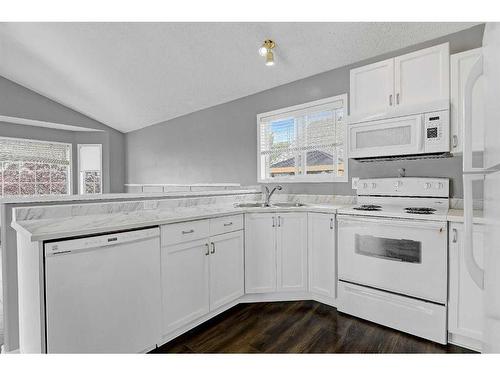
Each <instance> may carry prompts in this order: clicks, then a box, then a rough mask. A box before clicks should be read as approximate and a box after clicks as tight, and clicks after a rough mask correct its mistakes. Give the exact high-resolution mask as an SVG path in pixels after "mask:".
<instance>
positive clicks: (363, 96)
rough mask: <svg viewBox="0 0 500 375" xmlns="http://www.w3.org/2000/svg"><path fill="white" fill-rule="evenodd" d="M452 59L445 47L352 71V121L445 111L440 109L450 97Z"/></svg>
mask: <svg viewBox="0 0 500 375" xmlns="http://www.w3.org/2000/svg"><path fill="white" fill-rule="evenodd" d="M449 56H450V52H449V45H448V43H445V44H440V45H437V46H433V47H430V48H426V49H422V50H419V51H415V52H412V53H408V54H406V55H402V56H398V57H395V58H392V59H388V60H384V61H380V62H377V63H374V64H370V65H366V66H362V67H360V68H356V69H352V70H351V72H350V99H351V108H350V110H351V111H350V116H351V118H352V119H355V122H356V121H363V120H369V119H374V118H377V117H378V116H389V115H391V114H394V115H397V114H399V113H401V114H404V113H405V111H406V112H407V114H408V113H412V112H423V111H426V110H427V109H428V110H437V109H443V108H437V107H440V106H443V105H445V106H447V104H446V103H447V102H448V101H449V97H450V92H449V85H450V68H449ZM436 106H437V107H436Z"/></svg>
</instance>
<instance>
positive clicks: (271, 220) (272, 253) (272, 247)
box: [245, 213, 277, 293]
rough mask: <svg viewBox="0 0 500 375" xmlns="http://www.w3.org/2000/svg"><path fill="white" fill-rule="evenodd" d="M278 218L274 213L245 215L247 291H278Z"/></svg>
mask: <svg viewBox="0 0 500 375" xmlns="http://www.w3.org/2000/svg"><path fill="white" fill-rule="evenodd" d="M276 259H277V256H276V218H275V215H274V213H255V214H246V215H245V291H246V293H268V292H275V291H276V286H277V285H276V280H277V279H276V264H277V263H276Z"/></svg>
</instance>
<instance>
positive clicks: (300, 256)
mask: <svg viewBox="0 0 500 375" xmlns="http://www.w3.org/2000/svg"><path fill="white" fill-rule="evenodd" d="M276 223H277V226H278V227H277V245H276V247H277V250H278V251H277V253H278V259H277V264H278V274H277V276H278V290H279V291H282V292H285V291H286V292H289V291H304V290H306V289H307V214H306V213H278V214H277V218H276Z"/></svg>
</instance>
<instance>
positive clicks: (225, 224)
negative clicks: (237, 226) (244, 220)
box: [224, 221, 233, 227]
mask: <svg viewBox="0 0 500 375" xmlns="http://www.w3.org/2000/svg"><path fill="white" fill-rule="evenodd" d="M231 225H233V222H232V221H230V222H229V223H224V226H225V227H229V226H231Z"/></svg>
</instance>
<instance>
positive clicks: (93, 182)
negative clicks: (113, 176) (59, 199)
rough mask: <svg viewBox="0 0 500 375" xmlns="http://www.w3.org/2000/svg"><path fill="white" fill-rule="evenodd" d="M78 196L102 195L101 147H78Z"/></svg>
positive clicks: (96, 145)
mask: <svg viewBox="0 0 500 375" xmlns="http://www.w3.org/2000/svg"><path fill="white" fill-rule="evenodd" d="M78 179H79V183H78V185H79V186H78V192H79V194H101V193H102V145H100V144H85V145H78Z"/></svg>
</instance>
